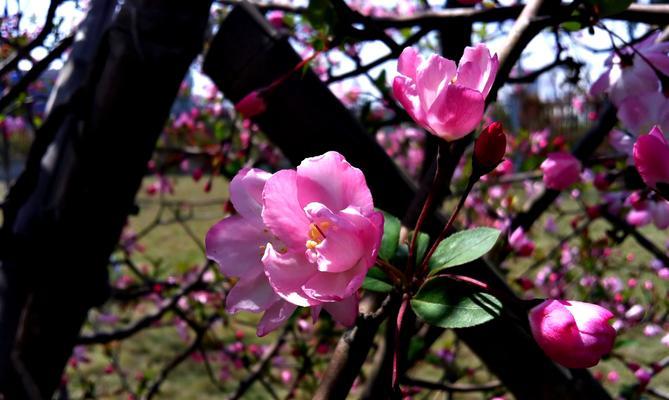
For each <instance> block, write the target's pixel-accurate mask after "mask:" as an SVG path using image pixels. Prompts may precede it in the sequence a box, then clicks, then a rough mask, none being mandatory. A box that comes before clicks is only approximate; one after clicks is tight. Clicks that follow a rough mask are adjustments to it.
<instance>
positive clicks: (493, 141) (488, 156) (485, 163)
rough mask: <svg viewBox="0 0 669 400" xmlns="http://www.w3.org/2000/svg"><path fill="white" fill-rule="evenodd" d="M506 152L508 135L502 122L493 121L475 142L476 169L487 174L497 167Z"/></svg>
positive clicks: (482, 173)
mask: <svg viewBox="0 0 669 400" xmlns="http://www.w3.org/2000/svg"><path fill="white" fill-rule="evenodd" d="M504 153H506V135H505V134H504V127H502V124H501V123H500V122H493V123H492V124H490V125H488V126H487V127H485V129H483V131H482V132H481V135H479V137H478V138H477V139H476V143H474V169H475V171H476V172H477V173H478V174H479V175H485V174H487V173H489V172H490V171H492V170H493V169H495V168H496V167H497V165H499V163H500V162H502V159H503V158H504Z"/></svg>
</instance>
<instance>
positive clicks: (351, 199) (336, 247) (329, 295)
mask: <svg viewBox="0 0 669 400" xmlns="http://www.w3.org/2000/svg"><path fill="white" fill-rule="evenodd" d="M262 197H263V206H264V207H263V211H262V219H263V222H264V223H265V226H267V228H268V229H269V231H270V232H271V233H272V234H273V235H274V236H275V237H276V238H278V239H279V240H280V241H281V243H282V244H281V245H278V244H276V243H268V244H267V250H266V251H265V254H264V256H263V258H262V262H263V264H264V266H265V274H266V275H267V277H268V278H269V281H270V284H271V285H272V287H273V288H274V290H275V291H276V293H277V294H278V295H279V296H281V297H282V298H283V299H285V300H286V301H288V302H290V303H292V304H295V305H298V306H304V307H308V306H311V307H314V309H313V311H314V313H315V314H318V312H319V311H320V308H321V307H324V308H325V309H326V310H327V311H328V312H329V313H330V314H331V315H332V316H333V317H334V318H335V319H336V320H337V321H339V322H341V323H343V324H344V325H348V326H350V325H352V324H353V323H354V322H355V318H356V316H357V297H356V294H357V291H358V289H359V288H360V286H361V285H362V282H363V280H364V278H365V275H366V274H367V270H368V269H369V268H370V267H371V266H372V265H373V264H374V262H375V261H376V255H377V252H378V249H379V246H380V244H381V236H382V234H383V214H382V213H380V212H378V211H375V210H374V204H373V201H372V194H371V192H370V191H369V188H368V187H367V183H366V182H365V176H364V175H363V173H362V171H360V170H359V169H357V168H354V167H352V166H351V165H350V164H349V163H348V162H347V161H346V160H345V159H344V157H343V156H342V155H341V154H339V153H336V152H333V151H331V152H328V153H325V154H323V155H321V156H318V157H312V158H307V159H305V160H304V161H303V162H302V163H301V164H300V165H299V166H298V167H297V170H296V171H294V170H283V171H279V172H277V173H276V174H274V175H273V176H272V177H271V178H270V179H269V180H268V181H267V184H266V185H265V189H264V190H263V196H262Z"/></svg>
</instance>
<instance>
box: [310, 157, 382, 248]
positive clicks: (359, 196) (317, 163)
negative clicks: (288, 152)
mask: <svg viewBox="0 0 669 400" xmlns="http://www.w3.org/2000/svg"><path fill="white" fill-rule="evenodd" d="M297 188H298V189H297V195H298V200H299V204H300V205H301V208H304V207H306V206H307V205H308V204H309V203H313V202H316V203H321V204H323V205H325V206H326V207H327V208H329V209H330V210H332V211H333V212H337V211H340V210H343V209H344V208H346V207H349V206H354V207H356V208H358V209H359V210H360V212H362V213H367V212H371V211H372V210H373V209H374V203H373V201H372V193H371V192H370V191H369V188H368V187H367V182H366V181H365V175H364V174H363V173H362V171H360V170H359V169H358V168H355V167H353V166H351V164H349V163H348V161H346V159H345V158H344V156H342V155H341V154H339V153H337V152H335V151H328V152H327V153H325V154H323V155H321V156H318V157H311V158H307V159H305V160H304V161H302V163H301V164H300V165H299V166H298V167H297ZM305 233H306V231H305ZM302 245H303V246H304V240H303V241H302Z"/></svg>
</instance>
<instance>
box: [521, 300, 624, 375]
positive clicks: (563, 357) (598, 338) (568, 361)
mask: <svg viewBox="0 0 669 400" xmlns="http://www.w3.org/2000/svg"><path fill="white" fill-rule="evenodd" d="M612 318H613V314H612V313H611V312H610V311H608V310H607V309H605V308H603V307H600V306H598V305H595V304H590V303H583V302H580V301H573V300H546V301H544V302H542V303H541V304H539V305H538V306H536V307H534V308H532V310H530V313H529V321H530V328H531V330H532V336H534V339H535V340H536V341H537V344H538V345H539V347H541V349H542V350H543V351H544V352H545V353H546V355H548V356H549V357H550V358H551V359H552V360H553V361H555V362H557V363H558V364H561V365H563V366H565V367H567V368H589V367H592V366H594V365H596V364H597V363H598V362H599V360H600V359H601V358H602V356H604V355H606V354H608V353H609V352H610V351H611V349H612V348H613V344H614V342H615V338H616V331H615V329H613V327H612V326H611V325H610V324H609V322H608V321H609V320H610V319H612Z"/></svg>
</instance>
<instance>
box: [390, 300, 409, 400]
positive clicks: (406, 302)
mask: <svg viewBox="0 0 669 400" xmlns="http://www.w3.org/2000/svg"><path fill="white" fill-rule="evenodd" d="M408 305H409V296H408V295H407V294H406V293H405V294H404V298H403V299H402V305H400V309H399V312H398V313H397V321H396V322H397V330H396V331H395V351H394V352H393V382H392V384H393V391H395V392H397V391H399V388H400V382H399V376H398V375H399V363H400V352H401V346H400V340H401V337H402V323H403V322H404V313H405V311H406V309H407V306H408Z"/></svg>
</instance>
